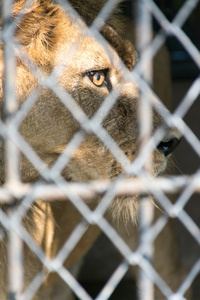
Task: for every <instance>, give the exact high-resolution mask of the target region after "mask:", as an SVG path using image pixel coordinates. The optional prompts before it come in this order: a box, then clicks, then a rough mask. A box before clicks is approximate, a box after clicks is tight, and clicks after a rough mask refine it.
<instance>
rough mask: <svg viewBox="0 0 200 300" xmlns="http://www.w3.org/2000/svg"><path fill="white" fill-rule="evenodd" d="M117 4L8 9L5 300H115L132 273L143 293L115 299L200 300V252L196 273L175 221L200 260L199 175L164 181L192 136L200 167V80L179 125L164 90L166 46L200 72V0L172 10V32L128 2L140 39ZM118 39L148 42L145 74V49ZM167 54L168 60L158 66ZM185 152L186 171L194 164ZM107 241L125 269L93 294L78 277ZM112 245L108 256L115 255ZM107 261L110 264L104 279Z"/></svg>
mask: <svg viewBox="0 0 200 300" xmlns="http://www.w3.org/2000/svg"><path fill="white" fill-rule="evenodd" d="M118 2H119V1H117V0H116V1H112V0H109V1H100V2H96V1H89V0H88V1H69V2H68V1H64V0H63V1H61V0H60V1H58V0H57V1H56V3H52V2H49V1H47V0H46V1H39V0H37V1H16V3H15V10H14V14H13V13H12V5H13V1H11V0H2V3H1V15H2V28H1V43H2V50H3V51H2V53H1V56H2V61H3V63H2V62H1V98H2V99H3V101H2V102H1V114H0V117H1V119H0V166H1V170H0V182H1V187H0V203H1V210H0V222H1V227H0V228H1V231H0V241H1V244H0V245H1V246H0V250H1V261H0V266H1V267H0V268H1V270H0V274H1V283H0V288H1V291H0V297H1V300H4V299H24V300H27V299H71V298H70V297H71V296H70V294H68V289H69V290H72V291H73V293H74V295H75V296H76V297H77V298H78V299H82V300H89V299H98V300H100V299H101V300H103V299H111V298H110V297H112V294H113V292H114V291H115V289H116V288H117V286H118V285H119V284H120V282H121V281H122V279H123V278H127V277H126V276H127V274H129V275H128V278H129V279H130V278H133V277H135V279H136V281H137V289H138V292H136V293H134V292H133V291H132V290H130V292H129V294H128V293H127V291H126V289H124V291H122V295H121V296H120V298H118V297H119V296H118V295H117V293H115V294H114V295H115V296H114V297H115V298H113V299H123V300H124V299H127V300H128V299H134V297H137V298H138V299H143V300H144V299H148V300H151V299H195V300H198V295H199V294H198V293H199V292H198V291H197V292H196V294H194V293H193V292H192V290H191V291H190V287H191V286H192V284H193V282H194V281H195V279H196V278H197V277H198V274H199V271H200V259H199V255H197V258H195V261H193V263H192V265H190V266H189V267H188V268H186V271H185V270H184V268H183V267H182V266H181V265H180V264H179V263H180V262H179V255H180V254H179V252H178V251H177V247H176V244H178V243H177V240H176V237H174V233H175V229H174V227H172V226H173V224H172V225H171V223H172V221H173V220H171V219H177V220H178V221H179V223H180V224H182V226H183V227H184V228H186V230H187V232H189V234H190V235H191V236H192V239H193V240H194V241H195V242H196V244H197V245H198V248H197V249H198V250H199V243H200V229H199V223H198V220H197V221H196V220H193V218H192V216H190V214H189V213H188V212H187V210H186V209H185V207H186V205H187V203H188V202H189V201H192V200H191V199H192V196H193V194H197V195H198V193H199V190H200V179H199V167H198V166H197V165H196V168H195V171H194V172H192V174H191V175H162V172H163V171H164V169H165V160H166V158H165V157H167V158H168V154H170V153H171V152H172V151H173V150H174V148H175V146H176V145H175V144H177V140H178V139H179V138H180V134H181V135H182V136H183V139H185V141H186V143H187V144H188V145H190V148H191V149H192V151H194V153H195V155H196V156H197V158H198V159H199V156H200V142H199V138H198V133H197V134H195V133H194V132H193V130H192V129H190V126H188V123H187V122H186V121H185V119H184V117H185V115H186V113H187V112H188V111H189V110H190V108H191V107H192V105H194V103H195V100H196V99H197V97H198V95H199V91H200V84H199V77H198V75H197V76H196V78H195V79H193V83H192V84H191V86H190V88H189V89H188V91H187V93H186V94H185V95H184V97H183V99H182V101H181V102H180V103H179V104H177V107H176V108H175V109H174V111H173V113H171V114H170V113H169V111H168V109H166V107H165V105H164V104H163V99H162V97H161V96H160V94H159V92H158V91H157V89H156V87H158V89H159V88H160V89H161V88H162V87H163V90H164V95H163V97H164V98H165V97H166V99H164V102H166V101H168V100H167V98H169V97H168V95H167V94H168V93H169V89H170V86H169V83H168V77H169V69H168V68H169V61H168V54H167V51H166V48H165V46H164V44H165V42H166V40H167V38H168V37H173V38H175V39H176V40H177V41H178V42H179V43H180V44H181V45H182V47H183V48H184V51H185V52H184V53H187V55H189V56H190V59H191V60H192V61H193V63H194V64H195V66H196V68H197V69H198V73H199V66H200V53H199V50H198V47H197V46H196V45H195V43H194V41H191V39H190V38H189V37H188V36H187V34H186V33H185V31H184V30H183V29H182V28H183V26H184V24H185V23H186V22H187V20H188V18H190V17H191V15H192V14H193V13H194V11H195V9H196V8H197V6H198V5H199V1H198V0H196V1H195V0H188V1H183V2H182V3H181V4H180V3H179V1H174V2H176V3H177V5H178V9H177V13H176V14H175V16H174V17H173V18H172V20H170V21H169V19H168V18H167V17H166V16H165V14H164V13H163V12H162V10H161V7H160V8H159V5H157V4H156V1H151V0H138V1H137V2H136V1H133V3H132V2H131V1H130V3H129V4H131V6H130V7H131V9H134V12H135V14H134V16H135V17H134V24H133V23H132V22H131V23H130V27H129V29H127V28H126V25H127V23H128V22H129V21H130V20H129V21H128V19H125V20H123V17H122V13H121V11H116V8H117V5H118V4H119V3H118ZM128 2H129V1H128ZM132 4H133V5H132ZM162 4H164V1H163V2H162ZM121 5H122V10H123V4H121ZM112 14H114V17H111V15H112ZM80 15H81V16H82V18H80ZM118 15H119V16H120V17H118ZM65 16H66V17H65ZM123 22H124V25H121V23H123ZM106 23H107V25H106ZM86 24H87V25H86ZM152 24H154V25H155V24H156V29H155V28H153V25H152ZM123 26H125V27H124V29H123ZM113 27H114V28H115V29H116V31H114V30H113ZM121 27H122V28H121ZM66 28H67V30H66ZM123 30H124V31H123ZM117 31H120V32H122V31H123V35H126V37H128V38H130V39H133V37H132V34H130V32H135V33H136V34H135V39H134V42H135V43H136V48H137V50H138V53H139V54H138V57H139V59H138V62H137V63H136V64H135V66H134V68H132V66H131V64H132V62H133V61H134V60H135V59H136V58H135V57H136V55H135V54H134V52H133V51H134V50H131V51H130V44H126V42H125V41H124V40H121V38H120V37H119V36H118V33H117ZM127 49H128V50H127ZM85 53H86V54H87V55H85ZM175 54H176V53H175ZM157 55H160V56H159V57H161V61H162V62H163V61H164V63H161V61H160V60H158V64H157V66H155V65H154V63H153V61H154V62H155V61H156V57H157ZM108 61H109V63H108ZM100 66H101V67H100ZM164 68H166V70H167V71H166V70H165V69H164ZM184 72H185V71H184ZM158 73H159V75H158ZM161 73H163V75H162V74H161ZM163 77H164V78H163ZM152 78H154V80H152ZM160 78H161V81H162V82H164V83H163V84H161V83H160V81H159V79H160ZM162 78H163V79H162ZM101 80H102V81H101ZM157 80H158V81H159V82H158V83H157V85H156V81H157ZM91 86H92V87H91ZM137 87H138V89H139V91H138V90H137ZM165 89H166V90H165ZM134 93H135V94H134ZM161 93H162V92H161ZM96 94H97V95H98V96H96ZM99 95H100V96H99ZM159 98H161V99H159ZM52 99H53V100H52ZM155 99H158V101H157V100H155ZM83 102H84V103H83ZM158 103H159V104H158ZM133 104H134V106H133ZM165 104H166V103H165ZM167 105H168V106H169V103H168V104H167ZM88 107H92V109H93V110H91V108H88ZM38 115H39V117H40V118H39V117H38ZM35 118H36V119H35ZM66 119H67V120H66ZM155 119H156V120H155ZM113 120H114V122H113ZM161 120H162V121H161ZM163 120H164V125H163ZM197 122H198V120H197ZM65 126H66V127H65ZM27 128H28V129H27ZM172 128H173V129H172ZM174 128H175V129H174ZM136 132H137V133H136ZM166 132H167V133H166ZM42 135H43V136H42ZM127 136H128V137H129V140H127ZM66 141H68V142H66ZM133 144H134V147H133ZM180 149H181V152H182V153H184V160H185V161H186V160H187V161H190V160H192V158H190V157H188V154H187V153H185V150H184V148H183V146H181V145H180ZM171 169H172V167H171V168H170V172H171ZM168 174H169V173H168ZM157 175H159V176H157ZM151 195H152V196H153V198H154V200H152V196H151ZM171 195H173V198H175V199H174V200H173V201H172V200H171ZM198 196H199V195H198ZM100 200H101V201H100ZM198 201H199V200H198ZM113 203H114V204H113ZM138 204H139V208H137V205H138ZM196 210H197V217H199V216H200V215H199V213H198V208H197V209H196ZM107 211H111V213H110V214H109V213H107ZM136 211H137V216H136V215H135V214H136ZM109 215H112V216H113V218H111V219H112V220H110V217H109ZM99 231H100V232H102V233H103V234H104V236H106V238H107V239H108V240H109V241H110V243H111V244H112V245H114V248H115V251H117V252H118V253H119V254H120V259H119V261H118V262H117V265H115V266H114V269H113V270H112V274H110V276H109V278H107V282H105V283H104V286H103V287H102V288H101V290H100V291H99V292H98V294H97V295H95V296H93V295H92V292H89V291H88V290H87V288H84V287H83V285H84V284H83V285H82V284H80V282H79V281H80V280H81V282H82V281H84V279H86V278H88V275H87V266H86V267H85V269H84V271H82V273H81V274H82V275H81V278H82V279H80V280H79V279H77V278H78V277H74V274H75V273H78V270H79V269H80V267H79V265H80V259H81V257H82V256H83V254H84V253H86V252H87V250H88V249H89V247H90V245H91V244H92V243H93V242H94V240H95V239H96V237H97V236H98V234H99ZM136 240H137V241H136ZM103 245H104V244H103ZM101 247H102V246H101V243H100V244H98V249H97V250H96V251H97V252H98V253H99V252H100V253H102V255H103V253H104V249H101ZM103 247H104V246H103ZM182 247H185V246H184V244H183V243H182ZM89 258H90V257H89ZM96 259H98V255H97V257H96ZM109 259H112V257H111V258H109ZM87 260H88V259H87ZM76 261H78V263H77V262H76ZM107 263H108V262H107V261H106V256H105V257H104V256H103V258H102V268H103V269H104V268H106V265H107ZM103 264H104V265H103ZM96 265H98V261H97V260H96V261H94V262H93V269H92V272H93V274H92V275H91V276H92V277H93V278H92V279H91V284H92V285H94V279H95V278H97V280H98V274H97V273H98V269H96ZM133 267H136V269H137V271H136V274H135V271H134V270H133ZM95 270H96V271H95ZM131 282H132V281H131ZM197 289H198V288H197ZM134 294H137V296H136V295H135V296H134ZM192 295H193V296H192ZM194 295H196V296H194ZM192 297H193V298H192Z"/></svg>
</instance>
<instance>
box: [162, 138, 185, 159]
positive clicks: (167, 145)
mask: <svg viewBox="0 0 200 300" xmlns="http://www.w3.org/2000/svg"><path fill="white" fill-rule="evenodd" d="M179 143H180V139H177V138H172V139H171V140H169V141H167V142H160V144H159V145H158V146H157V149H158V150H159V151H160V152H162V153H163V154H164V155H165V156H168V155H169V154H170V153H172V152H173V151H174V150H175V149H176V147H177V146H178V144H179Z"/></svg>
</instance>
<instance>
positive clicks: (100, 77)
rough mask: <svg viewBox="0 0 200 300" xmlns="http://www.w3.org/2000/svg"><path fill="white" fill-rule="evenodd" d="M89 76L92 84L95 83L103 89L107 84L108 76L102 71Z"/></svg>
mask: <svg viewBox="0 0 200 300" xmlns="http://www.w3.org/2000/svg"><path fill="white" fill-rule="evenodd" d="M88 76H89V78H90V80H91V81H92V83H94V84H95V85H96V86H98V87H101V86H102V85H103V84H104V83H105V78H106V75H105V74H104V72H102V71H92V72H89V73H88Z"/></svg>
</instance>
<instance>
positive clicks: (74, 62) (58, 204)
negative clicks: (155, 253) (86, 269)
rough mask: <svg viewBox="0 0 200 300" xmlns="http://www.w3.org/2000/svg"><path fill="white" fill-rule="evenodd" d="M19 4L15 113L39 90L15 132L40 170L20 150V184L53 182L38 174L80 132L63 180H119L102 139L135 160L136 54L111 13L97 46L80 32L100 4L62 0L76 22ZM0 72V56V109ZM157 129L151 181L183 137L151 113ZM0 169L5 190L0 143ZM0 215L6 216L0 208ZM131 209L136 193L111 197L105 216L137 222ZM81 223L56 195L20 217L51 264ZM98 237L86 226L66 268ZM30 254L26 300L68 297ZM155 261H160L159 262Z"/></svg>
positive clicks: (42, 6)
mask: <svg viewBox="0 0 200 300" xmlns="http://www.w3.org/2000/svg"><path fill="white" fill-rule="evenodd" d="M25 2H26V1H25V0H16V1H15V3H14V7H13V14H12V18H13V20H15V21H16V31H15V38H16V41H17V43H18V44H16V47H15V55H16V87H15V91H16V97H17V100H18V103H19V107H23V106H24V105H25V104H26V99H27V98H28V97H29V96H30V95H31V93H34V92H37V93H38V96H37V100H36V101H35V103H34V104H33V105H32V107H31V108H30V109H29V110H28V111H27V114H26V116H25V117H24V118H23V120H22V121H21V123H20V126H19V132H20V134H21V136H22V137H23V138H24V139H25V141H26V142H27V143H28V144H29V145H30V146H31V148H32V149H33V150H34V152H35V153H36V154H37V156H38V157H39V158H40V159H41V161H42V162H43V165H42V166H41V169H38V167H36V166H35V165H34V164H33V163H32V162H30V160H29V158H27V154H26V153H21V156H20V176H21V180H22V182H23V183H35V182H37V181H38V180H41V174H42V176H44V177H43V178H44V180H46V181H48V180H49V182H51V180H52V178H50V177H49V178H46V177H45V166H46V167H48V168H51V167H53V166H54V164H55V163H56V161H57V160H58V159H59V157H60V155H62V153H63V152H64V151H65V150H66V149H67V148H66V146H67V145H68V144H69V143H70V141H71V140H72V139H73V137H74V135H75V134H77V135H78V134H80V136H81V142H80V143H79V145H78V147H77V148H76V149H73V151H72V154H71V156H69V159H68V161H66V162H65V163H64V165H63V166H62V167H61V169H60V173H59V174H58V177H59V178H62V179H65V180H66V181H68V182H88V181H90V180H105V179H115V178H117V177H118V176H119V175H120V174H124V169H123V166H122V165H121V164H120V163H119V161H118V159H117V157H116V156H117V155H116V154H115V153H113V152H112V147H110V148H109V143H108V144H107V145H105V144H104V140H103V139H102V135H109V137H110V140H111V141H114V142H115V143H116V144H117V145H118V147H119V149H120V150H121V152H123V154H124V156H123V157H125V158H126V159H128V160H129V161H130V162H133V161H134V160H135V158H136V157H137V156H138V153H139V150H140V142H139V125H138V119H137V113H138V98H139V88H138V84H137V83H136V82H135V81H133V80H132V79H131V77H130V76H128V74H130V73H129V72H130V71H132V70H133V68H134V66H135V64H136V61H137V54H136V51H135V50H134V47H133V46H132V44H131V43H130V42H129V41H128V40H125V39H124V38H122V37H121V36H120V28H119V26H118V24H119V23H120V20H119V17H118V15H117V11H116V12H114V13H113V15H112V16H110V17H109V18H108V20H107V21H103V22H102V24H101V25H100V33H101V35H100V34H98V36H99V39H100V41H98V40H97V39H96V38H94V37H93V35H92V34H91V33H90V32H89V31H88V30H87V26H89V25H91V24H92V23H93V21H94V19H95V17H96V16H97V15H98V12H99V11H100V10H101V8H102V7H103V5H104V4H105V2H106V1H97V2H96V1H91V0H87V1H84V2H83V1H79V0H70V4H71V5H72V7H73V8H74V9H76V11H77V12H78V14H79V15H80V18H78V19H77V18H76V14H75V13H74V10H72V9H71V6H69V5H67V6H66V7H65V8H63V7H61V6H60V5H58V4H56V3H54V2H53V1H50V0H35V1H33V2H32V3H31V4H30V3H29V5H28V4H25ZM83 3H84V4H83ZM83 21H84V22H85V23H84V22H83ZM85 24H86V25H87V26H86V25H85ZM105 41H107V42H105ZM22 47H23V48H22ZM3 68H4V67H3V50H1V102H0V103H1V106H2V103H3V101H4V94H3V88H4V85H3ZM52 78H53V80H52ZM40 84H41V85H40ZM111 93H113V95H114V97H115V98H117V101H115V103H113V105H112V106H111V107H110V110H109V112H106V113H105V114H106V115H105V116H103V117H102V116H99V118H101V126H100V127H99V126H98V124H97V123H98V122H97V123H96V124H97V127H96V129H95V128H92V127H91V123H89V120H90V119H92V118H93V117H95V114H96V113H97V112H98V111H99V108H100V107H101V105H102V104H103V103H104V100H105V99H106V97H109V95H110V94H111ZM149 97H150V98H151V101H152V103H153V106H154V107H159V105H160V103H159V101H158V100H157V99H156V98H154V96H153V95H151V93H150V92H149ZM73 99H74V100H73ZM70 103H71V106H70V105H69V104H70ZM1 117H2V115H1ZM81 122H82V125H81V124H80V123H81ZM94 126H95V125H94ZM160 126H162V127H163V130H164V134H163V138H162V140H161V141H160V143H158V145H156V144H155V149H154V151H153V154H152V170H151V175H152V176H153V177H157V176H159V175H160V174H162V173H163V172H164V170H165V168H166V165H167V161H168V158H169V156H170V154H171V153H172V152H173V150H174V149H175V148H176V146H177V145H178V144H179V141H180V138H181V134H180V133H179V132H178V130H176V129H175V128H168V127H167V126H166V125H165V124H164V122H163V119H162V117H161V116H160V115H159V113H158V112H157V110H156V109H154V110H153V118H152V133H153V132H155V130H156V129H157V128H159V127H160ZM21 150H22V149H21ZM121 152H120V153H121ZM67 155H68V154H66V156H67ZM0 164H1V169H0V182H1V185H3V184H4V183H5V182H6V176H5V170H4V164H5V159H4V151H3V146H1V148H0ZM40 173H41V174H40ZM99 201H100V200H99V197H97V198H95V199H93V201H90V202H89V203H88V207H89V208H90V209H94V208H95V207H97V205H98V203H99ZM2 209H3V210H4V211H5V212H6V206H3V207H2ZM137 210H138V196H124V197H117V198H116V199H114V200H113V201H112V203H111V204H110V205H109V207H108V211H109V214H110V215H111V216H112V217H113V218H114V219H117V220H120V221H122V222H123V223H126V225H127V224H128V223H133V224H135V220H136V218H137ZM82 219H83V217H82V216H81V214H80V212H79V211H78V210H77V207H75V206H74V205H73V204H72V202H71V201H59V200H56V199H55V200H54V201H51V202H47V201H46V202H43V201H42V199H38V200H37V201H36V202H35V203H34V204H33V205H32V207H31V208H30V209H29V211H28V212H27V214H26V215H25V217H24V219H23V226H24V227H25V228H26V230H27V231H28V233H29V234H30V235H31V236H32V237H33V238H34V239H35V241H36V243H37V244H38V245H39V246H40V247H41V248H42V249H43V251H44V252H45V254H46V255H47V256H48V257H50V258H54V257H55V256H56V255H57V254H58V252H59V251H60V250H61V248H62V246H63V245H64V243H65V241H66V240H67V238H68V237H69V236H70V234H71V233H72V231H73V229H74V228H75V226H76V225H77V224H79V222H81V221H82ZM127 226H128V225H127ZM99 232H100V229H99V228H98V226H94V225H91V224H90V225H88V228H87V230H86V232H85V233H84V235H83V237H82V238H81V240H80V241H79V242H78V244H77V245H76V247H75V248H74V249H73V250H72V251H69V255H68V256H67V258H66V260H65V261H64V263H63V264H64V266H65V268H67V269H69V270H71V272H74V274H75V273H77V268H76V262H78V261H80V260H81V258H82V257H83V255H84V254H85V253H86V252H87V251H88V249H89V248H90V246H91V245H92V244H93V242H94V241H95V240H96V238H97V236H98V235H99ZM30 248H31V247H30ZM30 248H29V247H28V246H27V245H24V290H25V289H26V288H27V287H28V286H29V284H30V283H31V281H32V280H33V279H34V277H35V276H36V275H37V274H38V272H39V271H42V272H43V283H42V285H41V287H40V288H39V289H38V290H37V291H36V293H35V294H34V295H33V299H35V300H40V299H49V300H53V299H56V300H62V299H71V298H70V297H71V296H70V295H69V289H68V287H67V284H66V283H65V282H64V281H63V280H62V279H61V278H60V277H59V276H58V275H57V274H56V272H49V271H48V270H47V269H46V267H45V266H44V265H43V264H42V263H41V262H40V260H39V259H38V258H37V257H36V255H35V254H34V253H33V252H32V251H31V249H30ZM0 251H1V256H0V257H1V261H0V264H1V268H0V299H1V300H4V299H7V297H6V294H7V289H8V287H7V284H6V279H5V277H6V276H5V274H6V264H7V263H6V241H5V240H3V241H2V242H1V246H0ZM161 253H163V252H161ZM174 257H175V255H174ZM162 259H163V258H162V257H160V258H159V261H160V260H162ZM175 260H176V259H174V258H173V259H172V260H171V258H169V260H167V261H166V262H164V267H163V268H164V269H165V268H166V270H170V271H169V272H168V274H170V275H169V277H170V279H171V282H172V283H173V282H174V281H176V280H175V278H176V275H174V274H173V272H175V271H177V270H176V269H177V265H178V264H177V263H176V262H175ZM171 261H172V262H171ZM172 265H174V267H172ZM166 270H165V271H166ZM166 273H167V272H166ZM157 299H158V298H157ZM159 299H161V298H159Z"/></svg>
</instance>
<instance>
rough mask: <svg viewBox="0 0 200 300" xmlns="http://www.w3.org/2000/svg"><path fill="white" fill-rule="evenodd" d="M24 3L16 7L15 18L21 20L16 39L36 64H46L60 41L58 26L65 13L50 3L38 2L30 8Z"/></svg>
mask: <svg viewBox="0 0 200 300" xmlns="http://www.w3.org/2000/svg"><path fill="white" fill-rule="evenodd" d="M24 3H25V1H24V0H19V1H16V3H15V5H14V11H13V18H15V19H18V20H19V21H18V22H17V29H16V38H17V40H18V41H19V43H20V44H21V45H22V46H24V47H25V48H26V50H27V52H28V53H29V54H30V55H31V56H32V58H33V59H34V60H35V61H36V62H38V63H40V64H44V63H45V62H46V59H47V57H48V60H49V56H50V54H51V51H53V50H54V48H55V45H56V43H57V41H58V39H59V36H60V33H59V32H58V29H57V27H58V26H57V24H58V22H60V18H61V15H63V13H62V11H61V9H60V8H59V7H58V6H57V5H56V4H53V3H51V2H50V1H45V0H37V1H34V3H33V4H32V5H31V6H30V7H29V8H25V7H24ZM47 50H48V53H47ZM38 60H39V61H38Z"/></svg>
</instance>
